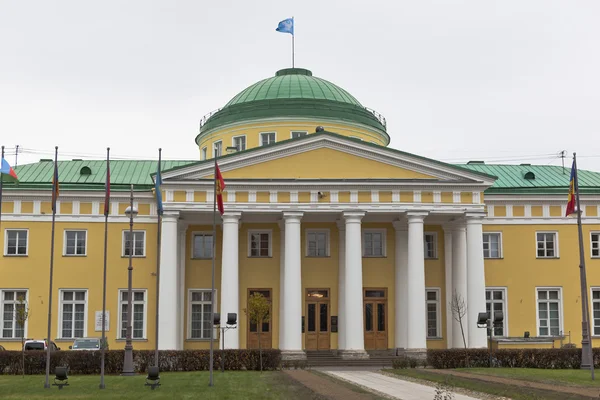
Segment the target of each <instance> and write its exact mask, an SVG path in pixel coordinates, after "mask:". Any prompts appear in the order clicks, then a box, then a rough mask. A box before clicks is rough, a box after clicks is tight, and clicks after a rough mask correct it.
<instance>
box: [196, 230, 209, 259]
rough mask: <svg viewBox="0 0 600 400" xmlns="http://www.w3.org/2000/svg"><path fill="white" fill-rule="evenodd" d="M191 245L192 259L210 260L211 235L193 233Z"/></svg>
mask: <svg viewBox="0 0 600 400" xmlns="http://www.w3.org/2000/svg"><path fill="white" fill-rule="evenodd" d="M193 238H194V239H193V240H194V243H193V244H192V249H193V254H192V258H212V252H213V236H212V233H194V236H193Z"/></svg>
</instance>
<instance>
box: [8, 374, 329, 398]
mask: <svg viewBox="0 0 600 400" xmlns="http://www.w3.org/2000/svg"><path fill="white" fill-rule="evenodd" d="M51 378H52V376H51ZM44 380H45V377H44V376H43V375H28V376H25V378H22V377H21V376H13V375H10V376H8V375H0V398H2V400H8V399H46V398H55V399H132V398H140V397H142V396H143V398H144V400H151V399H164V398H166V397H168V398H170V400H174V399H198V398H202V399H246V400H253V399H291V400H292V399H298V400H300V399H303V400H304V399H309V400H310V399H319V397H318V396H317V395H315V394H314V393H313V392H312V391H310V390H309V389H306V388H305V387H304V386H302V385H301V384H299V383H296V382H295V381H294V380H292V379H291V378H289V377H288V376H286V375H285V374H283V373H282V372H278V371H275V372H273V371H270V372H263V373H262V374H261V373H259V372H250V371H227V372H225V373H221V372H215V373H214V383H215V384H214V386H213V387H209V386H208V380H209V376H208V372H206V371H201V372H171V373H162V374H161V384H162V386H161V387H160V388H158V389H156V390H154V391H152V390H150V388H149V387H145V386H144V382H145V376H143V375H139V376H134V377H122V376H112V375H111V376H106V377H105V384H106V389H104V390H100V389H98V385H99V383H100V376H99V375H73V376H72V377H69V385H70V386H67V387H65V388H64V389H62V390H60V391H59V390H58V388H57V387H55V386H53V387H52V388H51V389H44ZM51 382H52V379H51Z"/></svg>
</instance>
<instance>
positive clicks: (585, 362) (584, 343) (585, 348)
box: [573, 153, 594, 380]
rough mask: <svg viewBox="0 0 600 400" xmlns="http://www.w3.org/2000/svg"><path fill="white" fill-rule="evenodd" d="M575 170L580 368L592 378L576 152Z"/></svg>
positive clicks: (575, 157) (575, 155) (575, 154)
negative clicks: (579, 306) (579, 301)
mask: <svg viewBox="0 0 600 400" xmlns="http://www.w3.org/2000/svg"><path fill="white" fill-rule="evenodd" d="M573 169H574V171H575V179H574V180H575V185H574V186H575V201H576V204H577V231H578V235H579V280H580V283H581V336H582V338H581V368H582V369H588V368H589V369H590V370H591V373H592V380H594V356H593V350H592V344H591V342H590V320H589V318H588V313H589V308H588V295H587V277H586V272H585V250H584V248H583V228H582V226H581V211H582V210H581V203H580V202H579V177H578V173H577V153H573Z"/></svg>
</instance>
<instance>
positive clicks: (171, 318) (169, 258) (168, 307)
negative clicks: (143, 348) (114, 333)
mask: <svg viewBox="0 0 600 400" xmlns="http://www.w3.org/2000/svg"><path fill="white" fill-rule="evenodd" d="M178 219H179V212H165V214H164V215H163V217H162V244H161V253H160V288H159V293H160V303H159V306H158V312H159V314H160V315H159V317H160V323H159V328H158V329H159V338H158V348H159V349H160V350H176V349H177V331H178V329H177V291H178V289H179V288H178V286H177V281H178V271H177V270H178V268H177V253H178V252H179V245H178V240H177V239H178V238H177V220H178Z"/></svg>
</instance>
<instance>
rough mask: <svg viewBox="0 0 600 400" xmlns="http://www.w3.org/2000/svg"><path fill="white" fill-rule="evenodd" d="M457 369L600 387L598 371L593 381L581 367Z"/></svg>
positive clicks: (530, 379) (515, 377)
mask: <svg viewBox="0 0 600 400" xmlns="http://www.w3.org/2000/svg"><path fill="white" fill-rule="evenodd" d="M457 371H461V372H469V373H472V374H483V375H494V376H501V377H503V378H510V379H521V380H525V381H535V382H542V383H548V384H559V385H569V386H591V387H600V371H595V380H593V381H592V378H591V372H590V371H587V370H581V369H538V368H461V369H457Z"/></svg>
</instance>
